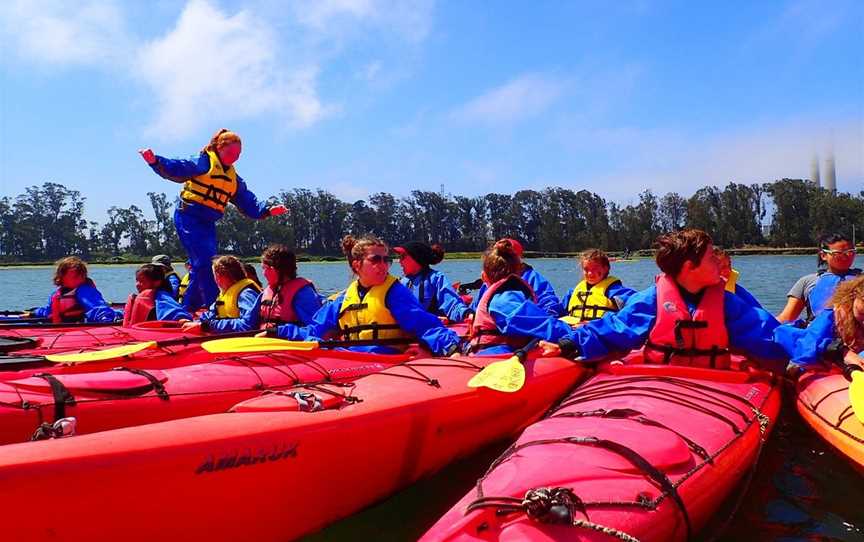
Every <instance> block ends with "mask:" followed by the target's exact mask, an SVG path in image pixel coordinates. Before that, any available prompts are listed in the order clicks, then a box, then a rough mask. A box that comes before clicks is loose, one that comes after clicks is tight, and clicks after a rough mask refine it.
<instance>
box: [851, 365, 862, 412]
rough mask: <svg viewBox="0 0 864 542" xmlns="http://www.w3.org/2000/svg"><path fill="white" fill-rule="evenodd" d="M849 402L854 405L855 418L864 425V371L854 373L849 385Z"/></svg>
mask: <svg viewBox="0 0 864 542" xmlns="http://www.w3.org/2000/svg"><path fill="white" fill-rule="evenodd" d="M849 402H850V403H852V412H854V413H855V417H856V418H858V421H860V422H861V423H864V371H855V372H853V373H852V382H850V383H849Z"/></svg>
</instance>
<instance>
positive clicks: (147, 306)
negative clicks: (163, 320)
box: [123, 288, 156, 327]
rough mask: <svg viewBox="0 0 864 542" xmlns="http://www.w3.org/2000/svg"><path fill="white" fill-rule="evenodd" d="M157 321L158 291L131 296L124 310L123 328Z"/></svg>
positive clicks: (146, 291) (149, 290)
mask: <svg viewBox="0 0 864 542" xmlns="http://www.w3.org/2000/svg"><path fill="white" fill-rule="evenodd" d="M148 320H156V291H155V290H153V289H152V288H151V289H148V290H144V291H143V292H141V293H139V294H138V295H135V294H129V299H127V300H126V307H124V308H123V327H129V326H131V325H134V324H139V323H141V322H146V321H148Z"/></svg>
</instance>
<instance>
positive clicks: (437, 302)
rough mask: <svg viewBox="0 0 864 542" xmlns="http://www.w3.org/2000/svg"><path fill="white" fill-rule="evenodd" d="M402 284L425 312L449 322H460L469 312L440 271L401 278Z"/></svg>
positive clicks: (424, 271)
mask: <svg viewBox="0 0 864 542" xmlns="http://www.w3.org/2000/svg"><path fill="white" fill-rule="evenodd" d="M402 284H404V285H405V286H406V287H407V288H408V289H409V290H411V293H413V294H414V295H415V296H417V299H418V300H419V301H420V305H421V306H422V307H424V308H425V309H426V310H427V311H429V312H431V313H432V314H434V315H436V316H446V317H447V319H448V320H450V321H451V322H461V321H462V320H464V319H465V316H467V315H468V313H469V312H470V311H471V309H470V308H468V305H466V304H465V302H463V301H462V297H461V296H459V294H458V293H456V290H454V289H453V286H452V285H451V284H450V282H449V281H448V280H447V277H446V276H444V273H442V272H441V271H437V270H435V269H430V268H427V269H424V270H423V271H420V272H419V273H417V274H415V275H410V276H405V277H403V278H402Z"/></svg>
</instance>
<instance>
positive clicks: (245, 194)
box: [138, 128, 287, 312]
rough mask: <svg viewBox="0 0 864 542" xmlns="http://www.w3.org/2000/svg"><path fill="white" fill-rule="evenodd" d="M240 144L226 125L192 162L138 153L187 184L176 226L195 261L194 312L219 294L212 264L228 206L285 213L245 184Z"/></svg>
mask: <svg viewBox="0 0 864 542" xmlns="http://www.w3.org/2000/svg"><path fill="white" fill-rule="evenodd" d="M241 148H242V147H241V141H240V136H238V135H237V134H235V133H234V132H232V131H230V130H227V129H225V128H222V129H221V130H219V131H218V132H216V134H215V135H214V136H213V137H212V138H211V139H210V143H209V144H208V145H207V146H206V147H204V148H203V149H202V150H201V153H200V154H199V155H198V156H197V157H196V158H193V159H191V160H181V159H169V158H163V157H162V156H157V155H156V154H154V153H153V150H152V149H142V150H140V151H138V152H139V153H140V154H141V157H142V158H143V159H144V161H145V162H147V164H148V165H149V166H150V167H151V168H152V169H153V171H154V172H156V174H157V175H159V176H160V177H162V178H165V179H168V180H169V181H172V182H175V183H182V184H183V189H182V190H181V192H180V199H179V200H178V205H177V209H176V210H175V211H174V225H175V226H176V227H177V235H178V236H179V237H180V243H181V244H182V245H183V248H185V249H186V253H187V254H188V255H189V261H190V262H191V265H192V268H191V269H190V270H189V284H188V286H187V288H186V290H185V293H184V295H183V306H184V307H186V308H187V309H190V310H191V311H193V312H194V311H195V310H196V309H198V308H199V307H203V306H208V305H210V304H211V303H213V302H214V301H215V300H216V296H217V295H218V293H219V288H218V287H217V286H216V282H215V280H214V278H213V272H212V270H211V267H210V263H211V261H212V260H213V257H214V256H216V222H217V221H218V220H219V219H220V218H222V215H223V214H224V213H225V208H226V206H227V205H228V204H229V203H233V204H234V205H236V206H237V208H238V209H240V211H242V212H243V214H245V215H246V216H248V217H250V218H255V219H262V218H267V217H268V216H278V215H281V214H283V213H285V212H287V209H286V208H285V206H284V205H273V206H271V205H268V204H267V203H266V202H262V201H258V198H257V197H256V196H255V194H253V193H252V192H251V191H250V190H249V189H248V188H246V183H245V182H244V181H243V179H242V178H241V177H240V176H239V175H237V171H236V170H235V169H234V163H235V162H236V161H237V160H238V159H239V158H240V151H241Z"/></svg>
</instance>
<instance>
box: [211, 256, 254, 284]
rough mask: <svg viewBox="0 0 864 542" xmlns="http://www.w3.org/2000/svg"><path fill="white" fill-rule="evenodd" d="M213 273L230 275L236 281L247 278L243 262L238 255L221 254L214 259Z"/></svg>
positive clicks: (223, 275) (224, 275)
mask: <svg viewBox="0 0 864 542" xmlns="http://www.w3.org/2000/svg"><path fill="white" fill-rule="evenodd" d="M213 274H214V275H219V276H222V277H229V278H231V280H233V281H234V282H237V281H238V280H243V279H245V278H246V270H245V269H243V262H241V261H240V259H239V258H237V257H236V256H219V257H218V258H216V259H215V260H214V261H213Z"/></svg>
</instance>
